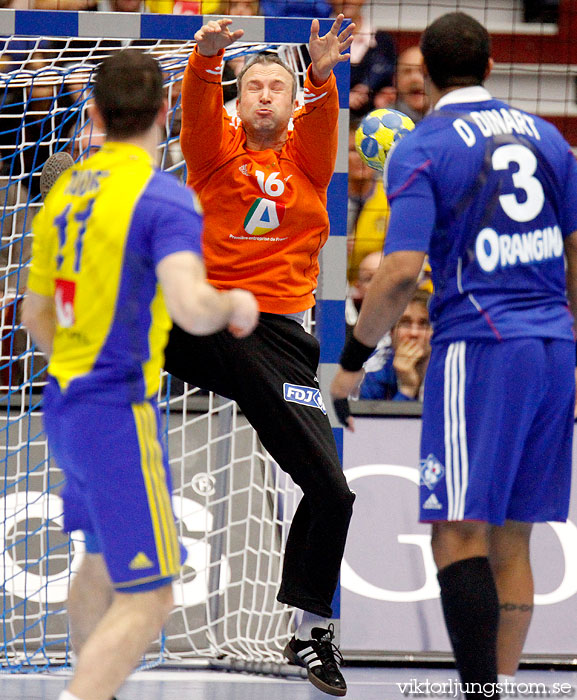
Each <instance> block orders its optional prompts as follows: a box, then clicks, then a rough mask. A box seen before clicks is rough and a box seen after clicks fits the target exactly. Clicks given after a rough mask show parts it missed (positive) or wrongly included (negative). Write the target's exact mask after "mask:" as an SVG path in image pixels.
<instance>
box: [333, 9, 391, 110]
mask: <svg viewBox="0 0 577 700" xmlns="http://www.w3.org/2000/svg"><path fill="white" fill-rule="evenodd" d="M331 4H332V7H333V14H334V15H337V14H339V12H340V13H342V14H343V15H344V16H345V17H347V18H350V19H351V20H352V21H353V22H354V23H355V40H354V41H353V44H352V46H351V92H350V95H349V106H350V109H351V114H352V115H354V116H356V117H360V116H362V115H364V114H366V113H367V112H369V111H370V110H371V109H372V108H373V106H374V103H373V98H374V96H375V95H376V94H377V93H379V92H380V91H383V94H386V91H387V90H388V91H389V94H390V91H391V90H393V88H392V85H393V76H394V72H395V63H396V55H397V52H396V49H395V44H394V42H393V38H392V37H391V35H390V34H389V33H388V32H386V31H384V30H378V31H377V32H376V33H375V32H373V30H372V28H371V26H370V23H369V22H367V21H366V19H365V18H364V17H363V6H364V4H365V0H331ZM390 99H391V101H392V100H394V92H393V96H392V97H391V98H390Z"/></svg>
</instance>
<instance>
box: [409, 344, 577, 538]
mask: <svg viewBox="0 0 577 700" xmlns="http://www.w3.org/2000/svg"><path fill="white" fill-rule="evenodd" d="M574 372H575V344H574V343H572V342H570V341H566V340H550V339H544V338H519V339H511V340H504V341H501V342H494V343H492V342H483V341H459V342H454V343H450V344H438V345H433V351H432V354H431V360H430V362H429V367H428V370H427V377H426V384H425V396H424V405H423V430H422V436H421V465H420V469H421V486H420V517H421V521H422V522H432V521H443V520H451V521H452V520H480V521H484V522H488V523H492V524H494V525H502V524H503V522H504V521H505V520H519V521H525V522H545V521H547V520H559V521H564V520H566V519H567V513H568V508H569V491H570V485H571V454H572V440H573V428H574V418H573V411H574V405H575V373H574Z"/></svg>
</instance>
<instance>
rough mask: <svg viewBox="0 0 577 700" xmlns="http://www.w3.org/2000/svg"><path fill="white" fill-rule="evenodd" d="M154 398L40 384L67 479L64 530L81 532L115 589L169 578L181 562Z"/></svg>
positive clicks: (151, 585)
mask: <svg viewBox="0 0 577 700" xmlns="http://www.w3.org/2000/svg"><path fill="white" fill-rule="evenodd" d="M159 426H160V418H159V414H158V408H157V407H156V402H154V401H145V402H143V403H139V404H132V405H130V404H124V405H121V404H105V403H98V402H97V401H95V400H94V398H92V399H89V398H85V397H78V396H77V395H76V396H66V394H62V393H61V392H60V389H59V387H58V384H57V383H56V381H55V380H54V379H50V381H49V383H48V385H47V386H46V388H45V390H44V427H45V429H46V434H47V436H48V444H49V446H50V450H51V454H52V457H53V458H54V459H55V460H56V463H57V465H58V466H59V467H60V468H61V469H62V471H63V472H64V475H65V477H66V482H65V486H64V489H63V491H62V499H63V501H64V530H65V532H72V531H73V530H84V531H85V533H86V538H87V551H89V552H92V553H94V552H99V553H101V554H102V556H103V557H104V560H105V562H106V566H107V568H108V572H109V574H110V578H111V579H112V582H113V584H114V587H115V589H116V590H117V591H118V592H127V593H132V592H137V591H143V590H149V589H152V588H157V587H159V586H162V585H166V584H167V583H169V582H170V581H171V580H172V579H173V578H174V577H175V576H176V575H177V574H178V572H179V570H180V566H181V562H183V561H184V558H185V557H184V548H181V547H180V545H179V541H178V536H177V531H176V523H175V519H174V514H173V511H172V504H171V491H172V486H171V479H170V472H169V468H168V460H167V457H166V453H165V451H164V450H163V448H162V443H161V440H160V431H159Z"/></svg>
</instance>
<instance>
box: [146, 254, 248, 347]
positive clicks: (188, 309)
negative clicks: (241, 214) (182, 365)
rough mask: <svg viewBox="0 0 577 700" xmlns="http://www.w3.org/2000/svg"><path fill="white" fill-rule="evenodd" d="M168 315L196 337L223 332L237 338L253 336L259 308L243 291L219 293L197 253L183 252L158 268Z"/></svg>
mask: <svg viewBox="0 0 577 700" xmlns="http://www.w3.org/2000/svg"><path fill="white" fill-rule="evenodd" d="M156 272H157V275H158V279H159V281H160V284H161V287H162V291H163V292H164V297H165V301H166V306H167V308H168V312H169V313H170V315H171V317H172V318H173V320H174V321H176V323H178V325H179V326H181V327H182V328H184V330H186V331H187V332H188V333H192V334H193V335H210V334H211V333H216V332H217V331H220V330H222V329H223V328H228V330H229V331H230V332H231V333H232V334H233V335H234V336H235V337H237V338H244V337H246V336H247V335H250V334H251V333H252V331H253V330H254V328H255V327H256V324H257V323H258V315H259V312H258V305H257V302H256V299H255V298H254V296H253V295H252V294H251V293H250V292H247V291H245V290H244V289H234V290H231V291H230V292H218V291H217V290H216V289H214V287H211V286H210V284H208V283H207V282H206V281H205V271H204V265H203V264H202V262H201V260H200V258H198V257H197V256H196V255H194V253H191V252H188V251H182V252H178V253H172V254H171V255H167V256H166V257H165V258H163V259H162V260H161V261H160V262H159V263H158V265H157V266H156Z"/></svg>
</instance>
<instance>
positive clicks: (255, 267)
mask: <svg viewBox="0 0 577 700" xmlns="http://www.w3.org/2000/svg"><path fill="white" fill-rule="evenodd" d="M221 63H222V55H221V54H220V55H217V56H211V57H205V56H202V55H200V54H199V53H198V52H197V51H196V50H195V51H193V53H192V54H191V56H190V58H189V61H188V66H187V68H186V72H185V75H184V82H183V86H182V131H181V137H180V140H181V146H182V152H183V154H184V157H185V159H186V164H187V168H188V180H187V184H188V185H189V186H190V187H192V188H193V189H194V190H195V191H196V193H197V194H198V196H199V199H200V202H201V205H202V208H203V213H204V230H203V252H204V257H205V262H206V268H207V275H208V280H209V281H210V283H211V284H213V285H214V286H215V287H217V288H218V289H232V288H233V287H240V288H243V289H248V290H250V291H251V292H252V293H253V294H254V295H255V296H256V298H257V299H258V302H259V307H260V310H261V311H264V312H270V313H279V314H288V313H296V312H299V311H304V310H305V309H308V308H310V307H311V306H313V304H314V297H313V291H314V289H315V288H316V286H317V277H318V272H319V264H318V255H319V252H320V249H321V248H322V246H323V245H324V243H325V242H326V240H327V237H328V235H329V218H328V214H327V209H326V203H327V187H328V185H329V182H330V179H331V177H332V174H333V170H334V167H335V160H336V154H337V142H338V115H339V104H338V95H337V88H336V81H335V77H334V75H333V74H331V76H330V78H329V79H328V80H327V82H326V83H325V84H324V85H321V86H320V87H318V86H315V85H314V84H313V83H312V81H311V79H310V75H309V74H307V77H306V80H305V85H304V96H305V105H304V107H303V108H301V109H299V110H298V111H297V112H296V113H295V115H294V119H293V123H294V128H293V130H292V131H289V135H288V139H287V141H286V143H285V144H284V145H283V147H282V150H281V151H280V152H277V151H274V150H272V149H267V150H264V151H252V150H249V149H247V147H246V135H245V132H244V129H243V128H242V124H241V122H240V120H238V119H236V118H234V119H231V118H230V117H229V116H228V115H227V113H226V111H225V109H224V108H223V98H222V87H221V69H222V66H221ZM309 71H310V68H309Z"/></svg>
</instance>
